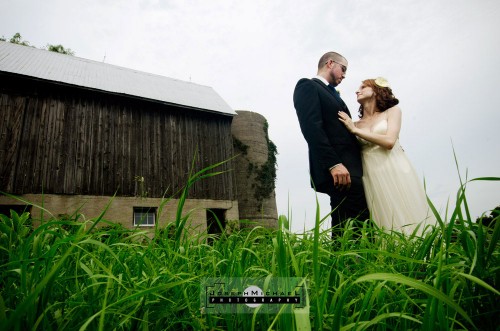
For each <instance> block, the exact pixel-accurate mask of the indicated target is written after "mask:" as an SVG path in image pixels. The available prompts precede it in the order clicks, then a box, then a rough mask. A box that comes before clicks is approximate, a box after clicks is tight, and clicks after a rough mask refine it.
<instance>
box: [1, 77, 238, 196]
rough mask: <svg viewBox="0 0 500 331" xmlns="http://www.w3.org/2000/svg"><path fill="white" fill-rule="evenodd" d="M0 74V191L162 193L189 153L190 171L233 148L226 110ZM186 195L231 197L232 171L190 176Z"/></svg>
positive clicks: (176, 180)
mask: <svg viewBox="0 0 500 331" xmlns="http://www.w3.org/2000/svg"><path fill="white" fill-rule="evenodd" d="M0 78H1V81H2V82H1V83H0V117H1V121H0V160H1V163H0V190H1V191H4V192H9V193H14V194H25V193H42V192H44V193H47V194H90V195H113V194H114V193H115V192H117V195H119V196H134V195H147V196H148V197H162V196H167V197H168V196H172V195H173V193H175V192H177V191H178V190H180V189H181V188H182V187H183V186H184V185H185V184H186V182H187V178H188V174H189V171H190V169H191V166H192V162H193V159H194V160H195V163H194V169H193V171H195V172H196V171H198V170H201V169H202V168H204V167H207V166H209V165H212V164H215V163H218V162H221V161H224V160H228V159H229V158H231V157H232V155H233V145H232V136H231V120H232V117H231V116H227V115H220V114H215V113H209V112H202V111H198V110H191V109H184V108H178V107H175V106H171V105H165V104H161V103H155V102H151V101H147V100H138V99H133V98H130V97H125V96H118V95H111V94H107V93H104V92H98V91H89V90H81V89H77V88H74V87H68V86H61V85H56V84H47V83H46V82H42V81H31V80H28V79H22V78H16V77H12V76H10V77H7V78H8V79H7V78H6V77H0ZM231 168H232V162H229V163H227V164H225V165H224V166H222V167H219V168H217V169H216V170H230V169H231ZM138 177H143V178H144V183H143V185H144V189H141V183H140V182H139V181H138V180H137V178H138ZM189 197H190V198H197V199H222V200H234V197H235V192H234V179H233V174H232V173H231V172H227V173H225V174H222V175H218V176H215V177H212V178H209V179H205V180H202V181H200V182H197V183H196V184H195V185H194V186H193V188H192V190H191V191H190V194H189Z"/></svg>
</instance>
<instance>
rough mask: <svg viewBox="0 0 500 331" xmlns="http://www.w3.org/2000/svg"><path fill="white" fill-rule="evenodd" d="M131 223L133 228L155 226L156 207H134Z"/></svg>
mask: <svg viewBox="0 0 500 331" xmlns="http://www.w3.org/2000/svg"><path fill="white" fill-rule="evenodd" d="M144 221H145V222H144ZM133 222H134V226H145V227H148V226H155V224H156V207H134V219H133Z"/></svg>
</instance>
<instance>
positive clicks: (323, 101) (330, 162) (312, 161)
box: [293, 78, 363, 193]
mask: <svg viewBox="0 0 500 331" xmlns="http://www.w3.org/2000/svg"><path fill="white" fill-rule="evenodd" d="M293 103H294V106H295V110H296V112H297V116H298V118H299V123H300V129H301V131H302V134H303V135H304V138H305V139H306V141H307V144H308V147H309V170H310V173H311V186H312V187H313V188H315V189H316V190H317V191H318V192H323V193H327V192H329V191H330V192H331V190H329V189H328V187H330V186H333V178H332V175H331V174H330V171H329V168H330V167H332V166H334V165H336V164H338V163H342V164H343V165H344V166H345V167H346V168H347V170H348V171H349V173H350V175H351V176H353V177H361V176H362V175H363V169H362V165H361V153H360V147H359V144H358V141H357V139H356V137H355V136H354V135H353V134H352V133H350V132H349V131H348V130H347V129H346V127H345V126H344V124H343V123H342V122H340V121H339V119H338V117H339V116H338V112H339V111H345V112H346V113H348V114H349V115H350V113H349V110H348V109H347V106H346V105H345V103H344V102H343V101H342V99H341V98H340V96H338V95H334V93H333V92H332V91H330V90H329V89H328V87H327V86H326V85H325V84H324V83H323V82H322V81H320V80H319V79H315V78H313V79H307V78H303V79H301V80H299V81H298V83H297V85H296V86H295V91H294V93H293Z"/></svg>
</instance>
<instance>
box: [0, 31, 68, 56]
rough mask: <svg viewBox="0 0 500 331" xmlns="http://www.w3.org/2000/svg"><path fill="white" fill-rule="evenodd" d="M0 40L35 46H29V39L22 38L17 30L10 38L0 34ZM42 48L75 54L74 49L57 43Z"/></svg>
mask: <svg viewBox="0 0 500 331" xmlns="http://www.w3.org/2000/svg"><path fill="white" fill-rule="evenodd" d="M0 41H8V42H9V43H13V44H18V45H23V46H30V47H35V46H31V45H30V43H29V41H26V40H23V38H22V37H21V34H20V33H19V32H16V34H14V35H13V36H12V38H10V39H8V40H7V38H5V37H4V36H2V37H0ZM42 49H46V50H48V51H51V52H56V53H61V54H67V55H75V52H74V51H72V50H71V49H69V48H65V47H64V46H63V45H60V44H59V45H51V44H47V45H46V46H45V47H42Z"/></svg>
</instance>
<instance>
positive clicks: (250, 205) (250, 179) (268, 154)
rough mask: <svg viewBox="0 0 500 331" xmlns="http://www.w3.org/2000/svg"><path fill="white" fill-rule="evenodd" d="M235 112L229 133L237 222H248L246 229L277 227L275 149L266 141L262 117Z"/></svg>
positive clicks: (249, 112)
mask: <svg viewBox="0 0 500 331" xmlns="http://www.w3.org/2000/svg"><path fill="white" fill-rule="evenodd" d="M236 113H237V114H238V115H237V116H235V117H234V118H233V122H232V124H231V133H232V135H233V143H234V151H235V154H237V155H238V156H237V157H236V159H235V162H234V164H235V178H236V191H237V193H236V196H237V199H238V209H239V213H240V220H249V221H250V225H248V226H252V224H254V225H261V226H264V227H268V228H277V226H278V212H277V207H276V195H275V190H274V187H275V181H276V154H277V151H276V146H275V145H274V143H273V142H272V141H271V140H270V139H269V136H268V132H267V121H266V119H265V118H264V116H262V115H260V114H258V113H255V112H251V111H242V110H239V111H236ZM241 226H246V225H245V224H244V223H242V224H241Z"/></svg>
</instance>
